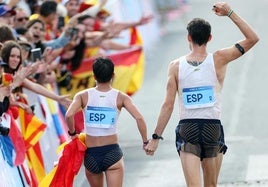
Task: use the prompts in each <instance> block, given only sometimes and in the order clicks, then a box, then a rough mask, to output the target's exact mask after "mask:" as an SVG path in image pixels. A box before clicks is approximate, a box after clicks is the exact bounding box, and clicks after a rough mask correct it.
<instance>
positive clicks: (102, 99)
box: [83, 88, 120, 136]
mask: <svg viewBox="0 0 268 187" xmlns="http://www.w3.org/2000/svg"><path fill="white" fill-rule="evenodd" d="M118 93H119V91H118V90H116V89H111V90H110V91H108V92H101V91H98V90H96V88H90V89H88V102H87V105H86V107H85V108H84V109H83V114H84V125H85V132H86V134H88V135H91V136H108V135H113V134H116V133H117V119H118V116H119V113H120V111H119V110H118V108H117V102H116V101H117V96H118Z"/></svg>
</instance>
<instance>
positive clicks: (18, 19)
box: [17, 17, 29, 22]
mask: <svg viewBox="0 0 268 187" xmlns="http://www.w3.org/2000/svg"><path fill="white" fill-rule="evenodd" d="M23 20H25V21H28V20H29V18H28V17H21V18H17V21H18V22H22V21H23Z"/></svg>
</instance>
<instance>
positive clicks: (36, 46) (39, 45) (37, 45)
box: [25, 19, 46, 53]
mask: <svg viewBox="0 0 268 187" xmlns="http://www.w3.org/2000/svg"><path fill="white" fill-rule="evenodd" d="M35 23H40V24H42V27H43V29H44V30H45V23H44V22H43V21H42V20H40V19H32V20H29V21H28V22H27V23H26V26H25V27H26V28H27V29H28V30H29V29H30V28H31V27H32V26H33V25H34V24H35ZM35 48H41V51H42V53H43V52H44V50H45V48H46V46H45V45H44V44H43V43H42V41H41V40H40V41H39V42H37V43H35Z"/></svg>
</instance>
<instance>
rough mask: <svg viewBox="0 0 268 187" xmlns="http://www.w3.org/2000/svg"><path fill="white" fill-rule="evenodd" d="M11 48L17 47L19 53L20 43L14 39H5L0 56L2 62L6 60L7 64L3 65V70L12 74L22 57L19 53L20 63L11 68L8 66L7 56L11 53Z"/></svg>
mask: <svg viewBox="0 0 268 187" xmlns="http://www.w3.org/2000/svg"><path fill="white" fill-rule="evenodd" d="M13 48H17V49H19V50H20V53H21V47H20V45H19V44H18V43H17V42H16V41H11V40H10V41H6V42H5V43H4V45H3V47H2V49H1V57H2V60H3V61H4V62H6V63H7V64H8V66H5V67H4V71H5V72H6V73H12V74H14V73H15V72H16V71H17V70H18V69H19V67H20V65H21V63H22V57H21V55H20V63H19V64H18V66H17V67H16V69H11V68H10V66H9V57H10V54H11V50H12V49H13Z"/></svg>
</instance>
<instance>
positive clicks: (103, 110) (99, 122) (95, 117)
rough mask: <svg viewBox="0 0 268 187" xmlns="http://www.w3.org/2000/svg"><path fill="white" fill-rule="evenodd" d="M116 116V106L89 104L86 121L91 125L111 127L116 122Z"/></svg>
mask: <svg viewBox="0 0 268 187" xmlns="http://www.w3.org/2000/svg"><path fill="white" fill-rule="evenodd" d="M116 116H117V112H116V109H114V108H108V107H92V106H88V107H87V109H86V119H85V122H86V125H87V126H90V127H98V128H110V127H112V126H113V125H114V124H115V121H116Z"/></svg>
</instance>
